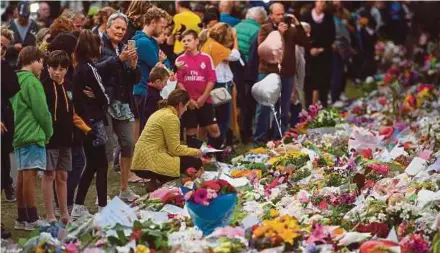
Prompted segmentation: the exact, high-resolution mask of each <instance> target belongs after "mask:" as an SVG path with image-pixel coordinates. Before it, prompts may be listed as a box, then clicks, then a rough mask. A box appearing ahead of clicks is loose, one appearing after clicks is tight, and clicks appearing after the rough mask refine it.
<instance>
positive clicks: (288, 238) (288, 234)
mask: <svg viewBox="0 0 440 253" xmlns="http://www.w3.org/2000/svg"><path fill="white" fill-rule="evenodd" d="M278 235H279V236H280V237H281V238H282V239H283V241H284V242H287V243H290V244H293V240H294V239H295V238H297V237H298V236H299V234H298V233H296V232H294V231H292V230H290V229H285V230H283V231H281V232H279V233H278Z"/></svg>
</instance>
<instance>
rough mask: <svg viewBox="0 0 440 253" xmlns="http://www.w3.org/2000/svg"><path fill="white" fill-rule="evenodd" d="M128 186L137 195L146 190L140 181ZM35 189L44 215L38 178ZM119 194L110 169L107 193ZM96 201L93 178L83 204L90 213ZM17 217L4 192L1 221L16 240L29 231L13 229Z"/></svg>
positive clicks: (117, 175)
mask: <svg viewBox="0 0 440 253" xmlns="http://www.w3.org/2000/svg"><path fill="white" fill-rule="evenodd" d="M130 187H132V188H134V191H135V192H136V193H137V194H139V195H144V194H145V193H146V192H145V190H144V189H143V187H142V184H141V183H136V184H130ZM35 189H36V191H37V208H38V214H39V215H40V217H45V211H44V210H45V209H44V203H43V196H42V192H41V180H40V179H38V180H37V183H36V185H35ZM118 194H119V174H118V173H116V172H114V171H113V170H111V171H110V172H109V175H108V195H109V196H110V198H113V197H114V196H117V195H118ZM95 201H96V188H95V180H93V182H92V185H91V186H90V188H89V191H88V193H87V197H86V203H85V205H86V206H87V208H88V209H89V211H90V213H95V212H97V211H98V207H97V205H95ZM16 218H17V208H16V205H15V202H13V203H7V202H5V198H4V194H3V195H2V205H1V222H2V223H3V224H4V225H5V228H6V229H7V230H8V231H9V232H11V233H12V240H14V241H17V240H18V238H22V237H25V238H26V237H27V235H28V234H29V233H30V232H28V231H24V230H15V229H14V222H15V219H16Z"/></svg>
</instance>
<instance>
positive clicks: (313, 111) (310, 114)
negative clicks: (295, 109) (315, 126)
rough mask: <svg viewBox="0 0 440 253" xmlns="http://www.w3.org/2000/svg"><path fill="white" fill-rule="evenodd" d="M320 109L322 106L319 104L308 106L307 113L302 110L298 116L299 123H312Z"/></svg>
mask: <svg viewBox="0 0 440 253" xmlns="http://www.w3.org/2000/svg"><path fill="white" fill-rule="evenodd" d="M321 109H322V105H320V104H315V105H310V106H309V110H308V111H306V110H304V109H303V110H302V111H301V113H300V114H299V117H300V121H301V122H303V121H307V122H312V121H313V120H314V119H315V118H316V116H318V113H319V111H320V110H321Z"/></svg>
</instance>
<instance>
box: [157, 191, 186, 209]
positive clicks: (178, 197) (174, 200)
mask: <svg viewBox="0 0 440 253" xmlns="http://www.w3.org/2000/svg"><path fill="white" fill-rule="evenodd" d="M162 203H163V204H164V205H166V204H173V205H176V206H183V205H184V203H185V202H184V199H183V196H182V194H180V192H168V193H167V194H166V195H165V196H164V197H163V198H162Z"/></svg>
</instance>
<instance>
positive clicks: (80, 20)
mask: <svg viewBox="0 0 440 253" xmlns="http://www.w3.org/2000/svg"><path fill="white" fill-rule="evenodd" d="M60 17H65V18H67V19H68V20H70V22H72V24H73V31H75V32H77V33H78V34H79V33H80V32H81V31H82V30H83V29H84V20H85V16H84V14H82V13H81V12H79V11H76V10H72V9H65V10H64V11H63V13H61V16H60Z"/></svg>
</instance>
